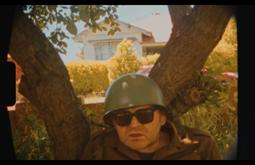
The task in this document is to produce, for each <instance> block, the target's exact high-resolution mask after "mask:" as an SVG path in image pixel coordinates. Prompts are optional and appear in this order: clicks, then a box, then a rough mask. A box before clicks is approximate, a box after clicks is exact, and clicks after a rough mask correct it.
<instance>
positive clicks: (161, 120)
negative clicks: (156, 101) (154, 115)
mask: <svg viewBox="0 0 255 165" xmlns="http://www.w3.org/2000/svg"><path fill="white" fill-rule="evenodd" d="M166 120H167V118H166V115H165V114H163V113H160V125H161V126H163V125H165V124H166Z"/></svg>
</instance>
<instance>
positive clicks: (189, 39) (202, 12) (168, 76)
mask: <svg viewBox="0 0 255 165" xmlns="http://www.w3.org/2000/svg"><path fill="white" fill-rule="evenodd" d="M169 11H170V13H171V17H172V21H173V25H174V26H173V32H172V35H171V38H170V40H169V41H168V43H167V44H166V46H165V47H164V48H163V50H162V52H161V56H160V58H159V59H158V61H157V62H156V64H155V66H154V67H153V68H152V71H151V72H150V75H149V76H150V77H151V78H152V79H154V80H155V81H156V82H157V83H158V84H159V86H160V87H161V89H162V91H163V94H164V96H165V98H166V102H167V105H168V107H169V108H170V109H171V114H170V116H171V117H172V118H178V117H179V116H180V115H182V114H183V113H185V112H187V111H188V109H190V108H191V107H192V106H194V105H196V104H197V103H196V102H194V101H193V100H192V99H191V97H190V91H191V90H190V89H191V88H192V87H193V85H194V84H193V82H194V81H195V80H196V78H197V76H198V74H197V73H200V71H201V69H202V67H203V65H204V63H205V62H206V60H207V57H208V55H209V54H210V52H211V51H212V50H213V48H214V47H215V46H216V45H217V43H218V42H219V40H220V39H221V37H222V34H223V33H224V30H225V28H226V26H227V24H228V21H229V19H230V18H231V16H232V14H233V12H232V9H231V8H230V7H227V6H215V5H209V6H196V7H195V8H194V9H191V8H189V7H187V6H175V5H174V6H169ZM175 26H176V27H175Z"/></svg>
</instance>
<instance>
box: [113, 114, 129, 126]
mask: <svg viewBox="0 0 255 165" xmlns="http://www.w3.org/2000/svg"><path fill="white" fill-rule="evenodd" d="M131 118H132V114H131V113H130V112H128V111H123V112H121V113H117V114H115V117H114V119H115V122H116V123H117V124H118V125H119V126H128V125H129V124H130V122H131Z"/></svg>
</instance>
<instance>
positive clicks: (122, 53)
mask: <svg viewBox="0 0 255 165" xmlns="http://www.w3.org/2000/svg"><path fill="white" fill-rule="evenodd" d="M141 66H142V64H141V62H140V61H139V60H138V58H137V56H136V54H135V52H134V50H133V44H132V41H130V40H127V39H124V40H123V41H122V42H121V43H119V45H118V47H117V51H116V53H115V55H114V56H113V57H112V58H111V59H110V60H109V61H108V69H109V79H110V81H112V80H114V79H116V78H117V77H119V76H121V75H123V74H125V73H130V72H136V71H137V70H138V69H139V68H140V67H141Z"/></svg>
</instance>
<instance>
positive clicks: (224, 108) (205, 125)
mask: <svg viewBox="0 0 255 165" xmlns="http://www.w3.org/2000/svg"><path fill="white" fill-rule="evenodd" d="M226 71H227V72H235V73H236V72H237V38H236V23H235V19H234V18H232V19H231V20H230V21H229V24H228V26H227V28H226V30H225V33H224V34H223V37H222V39H221V41H220V42H219V43H218V45H217V46H216V47H215V49H214V50H213V51H212V52H211V54H210V55H209V57H208V60H207V62H206V64H205V66H204V68H203V70H202V73H203V75H201V76H200V78H199V80H198V82H199V83H198V84H200V88H199V91H200V93H201V95H202V96H205V97H206V101H205V102H204V103H203V104H200V105H198V106H196V107H194V108H192V109H191V110H190V111H188V112H187V113H186V114H184V115H183V116H182V117H181V118H180V119H179V120H180V122H181V123H182V124H184V125H187V126H189V127H195V128H199V129H201V130H204V131H207V132H208V133H209V134H210V135H212V136H213V137H214V139H215V140H216V142H217V144H218V147H219V149H220V151H221V153H222V154H224V153H225V152H226V151H227V150H228V148H229V147H230V146H231V145H233V144H234V143H235V141H236V137H237V79H235V78H233V79H229V78H228V77H227V76H225V75H223V74H222V73H223V72H226Z"/></svg>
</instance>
